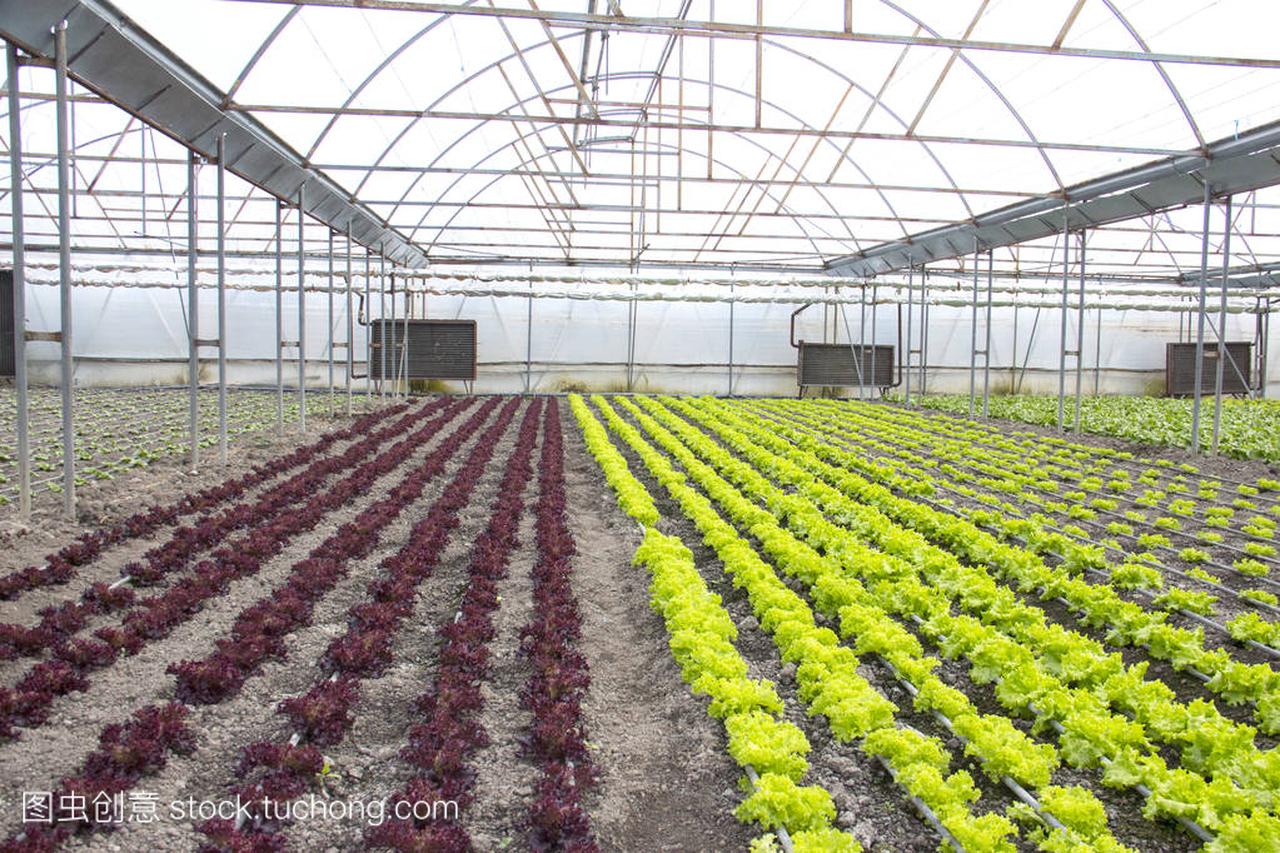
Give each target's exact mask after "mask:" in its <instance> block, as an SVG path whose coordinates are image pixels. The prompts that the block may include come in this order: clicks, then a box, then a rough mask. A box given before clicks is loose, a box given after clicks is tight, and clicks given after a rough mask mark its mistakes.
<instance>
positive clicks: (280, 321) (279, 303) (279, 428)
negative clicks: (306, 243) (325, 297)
mask: <svg viewBox="0 0 1280 853" xmlns="http://www.w3.org/2000/svg"><path fill="white" fill-rule="evenodd" d="M276 435H277V436H280V437H283V436H284V203H283V202H280V201H277V202H276Z"/></svg>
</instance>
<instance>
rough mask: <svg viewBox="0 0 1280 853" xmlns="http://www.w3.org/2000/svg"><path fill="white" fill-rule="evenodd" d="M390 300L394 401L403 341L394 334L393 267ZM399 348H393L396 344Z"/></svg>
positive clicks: (392, 392) (394, 277)
mask: <svg viewBox="0 0 1280 853" xmlns="http://www.w3.org/2000/svg"><path fill="white" fill-rule="evenodd" d="M390 291H391V298H390V299H389V300H387V301H388V302H390V303H391V342H392V347H391V397H392V398H393V399H394V398H396V397H399V396H400V351H401V350H402V349H404V341H403V340H399V341H397V339H398V338H399V337H400V336H399V335H398V334H397V333H396V273H395V268H394V265H393V267H392V270H391V287H390ZM397 342H398V343H399V346H395V344H396V343H397Z"/></svg>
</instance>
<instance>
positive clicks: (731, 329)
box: [729, 282, 737, 397]
mask: <svg viewBox="0 0 1280 853" xmlns="http://www.w3.org/2000/svg"><path fill="white" fill-rule="evenodd" d="M736 305H737V303H736V302H735V301H734V298H733V282H729V396H730V397H732V396H733V342H734V322H733V321H734V317H733V314H734V307H735V306H736Z"/></svg>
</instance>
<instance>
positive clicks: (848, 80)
mask: <svg viewBox="0 0 1280 853" xmlns="http://www.w3.org/2000/svg"><path fill="white" fill-rule="evenodd" d="M474 2H477V0H466V3H467V4H468V5H469V4H471V3H474ZM882 2H887V0H882ZM890 5H892V4H890ZM904 14H906V13H904ZM442 20H444V19H443V18H441V19H437V20H435V21H433V22H432V23H431V24H430V25H428V26H427V27H425V28H424V29H423V30H421V31H419V32H418V33H416V34H415V35H414V36H413V37H411V38H410V39H409V40H407V41H406V42H405V43H404V44H403V45H402V46H401V47H400V48H399V49H397V51H396V52H395V53H394V54H392V55H391V56H389V57H388V59H387V60H386V61H384V62H383V63H382V64H380V65H379V66H378V68H376V69H375V70H374V71H372V72H371V73H370V74H369V76H368V77H366V79H365V80H364V81H362V82H361V84H360V86H359V87H358V88H357V89H356V91H355V92H353V94H352V95H351V97H350V98H348V100H347V101H346V102H345V103H346V104H347V105H349V104H350V103H352V101H353V100H354V98H355V97H356V96H357V95H358V94H359V92H361V91H363V90H364V88H366V87H367V86H368V85H369V84H370V83H371V82H372V81H373V79H374V78H375V77H376V76H378V75H379V74H381V73H382V72H383V71H385V70H386V69H387V68H388V67H389V66H390V64H391V62H392V61H393V60H394V59H395V58H396V57H398V56H399V55H400V54H401V53H403V51H404V50H407V49H408V48H409V47H410V46H411V45H412V44H413V43H415V42H417V41H418V40H419V39H420V38H421V37H422V36H423V35H425V34H426V33H427V32H428V31H430V30H431V29H433V28H434V27H436V26H438V25H439V24H440V23H441V22H442ZM913 20H914V19H913ZM918 23H919V22H918ZM920 26H921V27H922V28H923V29H926V30H929V32H931V33H933V34H934V35H935V36H936V35H937V33H936V31H934V30H932V29H931V28H929V27H928V26H927V25H925V24H923V23H920ZM584 35H585V31H582V32H577V33H572V34H570V35H567V36H564V37H562V38H560V39H559V42H560V43H561V44H563V43H564V42H568V41H570V40H572V39H575V38H582V37H583V36H584ZM765 43H766V44H768V45H770V46H771V47H774V48H777V49H780V50H783V51H785V52H787V53H791V54H793V55H795V56H799V57H801V58H802V59H806V60H808V61H810V62H812V63H814V64H815V65H817V66H818V67H820V68H822V69H823V70H826V71H828V72H830V73H831V74H833V75H834V76H836V77H837V78H839V79H841V80H844V81H845V82H846V83H848V84H849V85H851V86H853V87H854V88H856V89H857V90H858V91H859V92H861V93H862V94H863V95H865V96H866V97H867V98H868V99H869V100H870V101H871V102H872V104H873V108H875V107H878V108H880V109H882V110H884V111H885V112H886V113H887V114H888V115H889V117H890V118H891V119H892V120H893V121H895V122H896V123H898V124H899V125H901V126H902V127H903V128H905V127H907V122H906V121H905V120H904V119H903V118H902V117H900V116H899V115H898V114H897V113H896V112H894V111H893V110H892V109H891V108H890V107H889V106H888V105H887V104H885V103H884V102H883V101H881V100H880V99H879V98H877V97H876V96H875V95H873V94H872V93H871V91H870V90H869V89H867V88H866V87H865V86H863V85H862V84H860V83H858V82H857V81H855V80H853V79H852V78H850V77H849V76H848V75H846V74H844V73H843V72H841V71H838V70H836V69H835V68H833V67H832V66H831V65H829V64H828V63H826V62H823V61H821V60H818V59H815V58H813V57H811V56H807V55H805V54H803V53H801V52H799V51H797V50H795V49H794V48H791V47H789V46H787V45H784V44H781V43H779V42H777V41H776V40H774V39H766V40H765ZM551 45H552V40H551V39H549V38H548V39H545V40H543V41H540V42H535V43H534V44H532V45H529V46H527V47H522V48H520V51H521V52H522V53H530V52H532V51H535V50H538V49H540V48H543V47H547V46H551ZM515 56H516V51H514V50H513V51H511V52H509V53H506V54H504V55H503V56H501V57H499V58H498V59H496V60H494V61H493V62H491V63H490V64H489V65H486V66H484V67H483V68H480V69H477V70H476V71H475V72H473V73H472V74H470V75H468V76H467V77H465V78H463V79H462V80H460V81H459V82H457V83H456V84H455V85H454V86H452V87H451V88H449V89H448V90H447V91H445V92H444V93H442V94H441V95H439V96H438V97H437V98H436V99H435V100H434V101H432V102H431V104H430V105H429V106H428V107H427V108H426V109H427V110H428V111H429V110H431V109H433V108H435V107H436V106H438V105H440V104H441V103H443V102H444V101H445V100H446V99H448V98H449V97H451V96H452V95H454V94H456V93H457V92H458V91H459V90H460V89H462V88H463V87H465V86H467V85H469V84H470V83H471V82H473V81H474V80H476V79H478V78H479V77H481V76H482V75H484V74H486V73H488V72H489V71H491V70H493V69H495V68H497V67H499V66H500V65H502V63H504V62H506V61H507V60H509V59H512V58H514V57H515ZM965 61H966V64H970V65H972V63H970V62H968V60H967V59H966V60H965ZM973 70H974V72H975V73H976V74H977V75H978V76H979V77H980V78H981V79H982V80H983V82H984V83H986V85H987V86H988V87H989V88H991V90H992V92H993V93H994V94H996V96H997V97H999V98H1000V100H1001V102H1002V103H1003V104H1004V106H1005V107H1006V108H1007V109H1009V110H1010V111H1011V113H1012V114H1013V115H1014V117H1015V119H1016V120H1017V121H1018V123H1019V125H1020V126H1021V127H1022V128H1023V130H1024V131H1025V132H1026V133H1027V135H1028V137H1029V138H1030V139H1031V140H1032V142H1034V143H1036V144H1037V149H1036V150H1038V151H1039V152H1040V154H1041V156H1042V157H1043V158H1045V160H1046V163H1047V164H1048V165H1049V168H1050V171H1051V173H1052V174H1053V176H1054V179H1055V181H1056V182H1057V183H1058V185H1059V188H1061V186H1062V184H1061V180H1060V179H1058V176H1057V173H1056V171H1054V169H1053V166H1052V164H1051V163H1049V161H1048V159H1047V154H1046V152H1045V151H1044V150H1043V149H1041V148H1039V140H1038V139H1037V138H1036V136H1035V135H1034V134H1033V133H1032V132H1031V130H1030V128H1029V127H1027V125H1026V123H1025V122H1024V121H1023V120H1022V118H1021V116H1020V115H1019V114H1018V112H1017V110H1016V109H1015V108H1014V107H1013V105H1012V104H1010V103H1009V102H1008V100H1007V99H1005V98H1004V97H1003V95H1001V94H1000V93H999V91H998V89H997V88H996V87H995V85H994V83H992V82H991V81H990V80H989V79H988V78H987V77H986V76H985V75H984V74H982V72H981V71H979V70H978V69H976V68H974V69H973ZM637 73H647V72H637ZM605 76H606V78H607V79H619V75H616V74H610V75H605ZM686 79H689V78H686ZM692 82H694V83H695V84H696V85H700V86H701V85H706V83H707V81H705V80H701V79H698V78H694V79H693V80H692ZM565 88H567V87H558V88H556V89H554V90H552V91H557V92H558V91H562V90H563V89H565ZM717 88H724V89H726V90H728V91H734V92H736V93H738V94H742V93H741V91H740V90H736V89H732V88H731V87H728V86H717ZM530 100H533V98H527V99H524V100H522V101H520V102H518V103H517V104H515V105H513V107H514V106H519V105H521V104H524V103H527V102H528V101H530ZM766 103H768V104H769V105H770V106H771V107H772V108H773V109H776V110H778V111H779V112H780V113H782V114H783V115H785V116H787V117H789V118H792V119H794V120H795V121H797V123H799V124H800V125H802V126H803V127H804V128H806V129H809V130H815V129H816V128H815V127H814V126H813V125H811V124H809V123H808V122H804V121H802V120H800V119H799V117H798V116H796V115H794V114H792V113H790V112H789V111H787V110H785V109H783V108H781V107H779V106H778V105H777V104H776V103H774V102H772V101H767V102H766ZM511 108H512V107H509V108H508V109H507V110H504V111H503V112H507V111H509V110H510V109H511ZM339 117H340V116H338V115H334V116H333V117H331V118H330V120H329V123H328V124H327V125H326V126H325V129H324V130H323V131H322V132H321V134H320V136H319V137H318V138H317V141H316V143H315V144H314V145H313V146H312V148H311V149H310V151H308V153H307V159H311V158H312V157H313V156H315V152H316V151H317V149H318V147H319V145H320V144H321V142H322V141H323V139H324V138H325V137H326V136H327V134H328V133H329V131H330V130H331V129H332V128H333V126H334V125H335V124H336V123H337V120H338V118H339ZM513 118H518V117H514V116H513ZM421 120H422V119H421V118H415V119H413V120H412V121H410V122H409V123H408V124H407V125H406V126H405V127H404V128H403V129H402V130H401V131H400V133H398V134H397V135H396V137H395V138H394V139H392V140H391V141H390V142H389V143H388V145H387V147H386V148H385V149H384V150H383V151H382V153H381V154H380V155H379V156H378V158H377V159H376V160H375V161H374V165H379V164H381V163H382V162H383V161H384V160H385V159H386V158H387V156H389V154H390V153H391V151H392V150H394V148H395V147H396V146H397V145H399V144H400V142H401V141H402V140H403V139H404V137H405V136H406V135H407V134H408V133H409V132H410V131H411V130H412V129H413V128H415V127H416V126H417V124H418V122H419V121H421ZM487 123H488V122H487V121H483V122H478V123H477V125H476V126H475V127H474V128H472V130H475V129H476V128H478V127H482V126H484V125H485V124H487ZM470 132H471V131H468V133H467V134H464V137H460V138H459V139H461V138H465V136H466V135H469V134H470ZM735 135H738V136H741V135H740V134H735ZM458 141H459V140H455V141H454V143H451V144H450V145H449V146H448V147H446V149H445V151H444V152H442V154H443V153H446V152H447V151H449V150H451V149H452V148H453V146H454V145H456V144H457V142H458ZM827 143H828V144H829V145H831V146H832V147H833V148H835V149H836V150H837V151H841V149H840V148H839V146H837V145H836V144H835V143H834V142H833V141H831V140H827ZM917 144H919V145H921V146H922V147H923V149H924V150H925V152H926V154H927V155H928V157H929V159H930V160H932V161H933V162H934V163H935V165H937V166H938V169H939V171H940V172H941V173H942V175H943V177H944V178H945V179H946V180H947V182H948V183H950V184H951V186H952V188H953V189H955V190H957V194H958V195H959V196H960V201H961V204H962V205H964V208H965V211H966V212H967V213H968V214H969V215H970V217H972V216H973V215H974V212H973V208H972V206H971V205H970V204H969V201H968V198H967V197H966V196H965V195H964V193H961V192H959V189H960V188H959V185H958V184H957V183H956V182H955V179H954V178H953V177H952V176H951V174H950V172H949V171H948V170H947V168H946V166H945V165H944V164H943V163H942V160H941V158H939V157H938V155H937V154H936V153H935V152H934V151H933V149H932V148H931V147H930V145H929V144H928V142H925V141H920V142H918V143H917ZM841 157H842V159H845V160H846V161H847V162H849V163H850V164H851V165H852V166H853V167H854V168H855V169H856V170H857V171H858V173H859V174H860V175H862V177H863V178H865V179H866V181H867V183H868V184H870V185H871V186H872V187H874V188H875V192H876V193H877V195H879V196H880V198H881V201H883V202H884V204H885V207H886V208H887V209H888V210H889V212H890V214H891V215H892V216H893V217H894V218H895V219H897V218H898V214H897V211H896V210H895V209H894V207H893V204H892V203H891V202H890V201H889V200H888V198H887V197H885V195H884V192H883V190H881V189H880V188H879V185H878V183H877V182H876V181H875V180H874V179H873V178H872V177H871V176H870V175H869V174H868V173H867V171H866V170H865V169H863V168H862V166H861V165H860V164H858V162H857V161H856V160H853V159H852V158H850V157H849V156H848V152H846V151H841ZM438 160H439V157H437V158H436V160H433V161H432V163H433V164H434V163H435V162H438ZM787 165H788V166H789V165H790V164H787ZM791 168H792V171H793V172H795V174H796V175H797V176H798V177H803V176H802V175H800V173H799V171H798V170H796V169H795V168H794V167H791ZM372 174H373V172H372V171H370V172H369V173H368V174H366V176H365V177H364V178H363V179H362V180H361V181H360V183H359V184H358V185H357V187H356V189H355V191H354V195H357V196H358V195H359V193H360V192H361V191H362V190H363V189H364V186H365V184H366V183H367V182H368V180H369V179H370V177H371V176H372ZM418 180H420V178H418V179H415V180H414V181H413V182H411V183H410V185H409V187H408V189H407V190H406V192H405V193H404V195H403V196H402V197H401V200H403V199H404V198H405V197H407V196H408V194H409V192H411V191H412V190H413V188H414V187H415V186H416V185H417V182H418ZM806 184H807V185H809V186H810V187H812V188H814V189H815V191H819V192H820V190H817V184H815V183H814V182H813V181H806ZM828 204H829V202H828ZM391 213H392V215H394V213H395V208H393V209H392V212H391ZM899 227H900V228H902V231H903V235H904V236H907V235H909V233H910V232H909V229H907V228H906V226H905V225H904V224H902V223H901V222H900V223H899ZM850 237H853V234H852V233H850ZM854 239H855V240H856V238H854Z"/></svg>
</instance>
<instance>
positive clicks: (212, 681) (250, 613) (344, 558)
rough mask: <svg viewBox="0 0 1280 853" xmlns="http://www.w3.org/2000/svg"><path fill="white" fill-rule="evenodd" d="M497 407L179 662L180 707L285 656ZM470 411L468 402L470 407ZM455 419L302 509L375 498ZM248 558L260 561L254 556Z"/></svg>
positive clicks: (211, 698) (46, 837)
mask: <svg viewBox="0 0 1280 853" xmlns="http://www.w3.org/2000/svg"><path fill="white" fill-rule="evenodd" d="M497 405H498V401H497V400H490V401H488V402H486V403H484V404H482V405H481V406H480V407H479V409H478V410H477V411H476V412H475V413H474V414H473V415H472V416H471V417H470V418H469V419H468V420H467V421H466V422H465V423H464V424H463V425H462V426H460V427H459V428H458V429H457V430H455V431H454V432H452V433H450V434H449V435H448V436H446V437H445V438H444V439H443V440H442V441H441V442H440V444H439V445H438V446H437V447H436V448H435V450H433V451H432V452H431V453H429V454H428V455H427V456H426V457H425V458H424V459H423V460H422V461H421V462H419V463H418V464H417V465H415V467H414V468H413V469H412V470H411V471H409V472H408V473H407V474H406V475H405V476H404V478H403V479H402V480H401V481H400V482H399V483H398V484H397V485H396V486H395V487H393V488H392V489H391V490H390V492H389V493H388V494H387V495H386V496H385V497H383V498H381V499H379V500H377V501H374V502H373V503H372V504H370V505H369V506H368V507H366V508H365V509H364V510H362V511H361V512H360V513H358V514H357V515H356V517H355V518H354V519H353V520H352V521H350V522H348V523H346V524H343V525H342V526H340V527H339V528H338V530H337V531H336V532H334V533H333V534H332V535H330V536H329V537H327V538H326V539H325V540H324V541H323V542H322V543H321V544H320V545H318V546H317V547H316V548H314V549H313V550H312V551H311V552H310V554H309V555H308V556H307V557H306V558H304V559H302V560H300V561H298V562H296V563H295V564H294V565H293V566H292V567H291V569H290V570H289V572H288V573H287V576H286V580H285V582H284V583H283V584H282V585H280V586H279V587H277V588H276V589H274V590H272V591H271V592H270V593H269V594H267V595H266V596H264V597H263V598H261V599H259V600H258V601H257V602H255V603H253V604H251V605H249V606H248V607H246V608H245V609H244V610H243V611H241V613H240V615H239V616H238V617H237V618H236V619H235V621H234V624H233V627H232V628H231V630H230V631H229V633H228V636H226V637H224V638H223V639H221V640H219V641H217V643H216V651H215V652H214V653H213V654H212V655H209V656H207V657H206V658H204V659H201V660H198V661H183V662H181V663H177V664H173V665H171V667H170V671H171V672H172V673H174V675H175V682H176V684H175V686H176V690H177V695H178V698H179V700H180V703H179V704H184V703H199V704H213V703H217V702H220V701H223V700H225V699H228V698H230V697H231V696H233V695H235V694H236V693H237V692H238V691H239V690H240V688H241V687H242V686H243V684H244V681H245V680H246V679H247V678H248V677H250V676H251V675H252V674H253V673H255V672H256V671H258V670H259V669H260V668H261V666H262V665H263V664H264V663H265V662H266V661H267V660H268V659H269V658H272V657H280V656H282V655H283V654H284V652H285V647H284V638H285V637H286V636H288V635H289V634H290V633H292V632H293V631H296V630H297V629H299V628H301V627H303V626H305V625H307V624H308V623H309V621H310V619H311V614H312V609H313V608H314V606H315V603H316V602H317V601H318V600H319V599H320V598H321V597H322V596H324V595H325V594H326V593H327V592H329V591H330V590H331V589H332V588H333V586H334V585H335V584H336V583H337V582H338V581H339V580H340V579H341V578H342V577H343V576H344V575H345V574H346V572H347V571H348V568H349V562H350V561H351V560H353V559H357V558H359V557H362V556H365V555H367V554H368V553H369V552H370V551H371V550H372V549H373V548H374V547H375V546H376V544H377V542H378V540H379V536H380V534H381V532H382V530H383V529H384V528H385V527H386V526H387V525H389V524H390V523H391V522H392V521H394V520H395V518H396V517H397V516H398V515H399V514H400V513H401V512H403V511H404V510H405V508H406V507H408V505H409V504H411V503H412V502H413V501H415V500H417V498H418V497H419V496H420V495H421V494H422V491H423V490H424V489H425V487H426V485H427V483H428V482H429V481H430V480H432V479H433V478H434V477H435V476H437V475H438V474H439V473H440V472H441V471H442V470H443V469H444V466H445V465H446V463H447V462H448V461H449V459H450V458H452V456H453V455H454V454H455V453H456V451H457V450H458V448H459V447H460V446H461V445H462V443H463V442H465V441H467V440H468V439H469V438H470V437H471V436H472V434H473V433H474V432H475V431H476V430H477V429H478V428H479V426H480V425H481V424H482V423H483V422H484V421H485V420H487V419H488V418H489V416H490V415H491V414H492V412H493V410H494V409H495V408H496V407H497ZM465 407H466V405H465V404H464V405H463V406H462V408H465ZM508 411H510V407H508ZM447 418H448V415H447V414H446V415H444V416H441V418H437V419H436V420H435V421H432V422H429V423H428V425H427V426H426V427H424V428H422V429H419V430H417V431H415V432H414V433H412V434H410V435H409V436H407V437H405V438H403V439H401V440H400V441H398V442H397V443H395V444H394V445H392V446H391V447H390V448H388V449H387V450H385V451H383V452H382V453H380V454H379V455H378V456H377V457H376V458H375V459H373V460H371V461H370V462H368V463H367V464H366V465H365V466H364V467H362V468H361V469H359V470H358V471H356V472H355V473H353V474H352V475H350V476H349V477H347V478H346V479H344V480H343V481H341V482H340V483H338V484H337V485H335V486H334V487H332V488H330V489H329V490H328V491H327V492H325V493H324V494H322V495H319V496H317V497H316V498H315V499H314V500H313V502H309V504H308V507H307V508H304V509H303V510H301V511H300V512H302V513H307V514H308V515H310V513H309V512H308V510H310V509H319V508H321V507H324V508H325V510H326V511H332V510H334V509H336V508H338V507H340V506H341V505H343V504H344V503H346V502H349V501H351V500H353V499H355V498H357V497H358V496H359V495H362V494H364V493H367V491H368V490H369V488H370V487H371V486H372V484H373V483H374V482H375V481H376V480H378V479H380V478H381V477H382V476H384V475H385V474H387V473H389V472H390V471H392V470H393V469H395V468H396V467H397V466H398V465H399V464H400V463H401V462H403V461H404V460H405V459H407V458H409V456H410V455H411V454H412V453H413V451H414V450H415V449H416V448H417V447H418V446H420V445H421V444H422V443H423V442H425V441H426V440H427V438H428V437H429V435H430V434H432V433H433V432H434V430H435V429H437V428H438V427H439V426H440V425H441V423H442V422H443V419H447ZM319 519H320V516H316V517H315V518H314V519H311V520H310V522H309V523H310V524H311V525H314V524H315V523H316V522H318V521H319ZM247 559H249V560H250V561H252V562H255V563H256V562H257V560H256V558H254V557H251V556H249V557H247ZM110 730H111V727H108V729H107V730H104V736H105V734H106V733H107V732H108V731H110ZM277 757H278V758H279V759H280V762H287V761H292V760H294V759H295V758H296V759H299V760H301V759H303V758H305V756H303V755H300V754H295V753H292V752H290V753H289V754H287V755H282V756H277ZM266 758H270V756H267V757H264V760H265V759H266ZM137 778H140V776H138V777H135V778H130V779H127V780H124V781H122V780H121V779H119V778H118V777H117V776H115V775H110V774H99V775H96V776H95V775H89V776H87V777H86V781H85V782H84V787H85V789H86V790H90V791H92V790H95V789H96V790H102V791H113V792H114V791H118V790H122V786H123V787H129V786H131V785H133V784H135V783H136V781H137ZM74 828H75V827H74V826H73V825H69V824H58V825H56V826H53V827H29V828H28V829H27V830H26V832H25V833H23V836H22V837H21V838H20V839H17V838H15V839H11V841H12V842H14V843H21V844H26V845H48V846H52V845H54V844H55V843H57V842H58V841H60V840H61V839H63V838H65V837H66V836H67V835H68V834H69V833H71V832H72V831H74ZM37 849H42V848H38V847H37Z"/></svg>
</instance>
